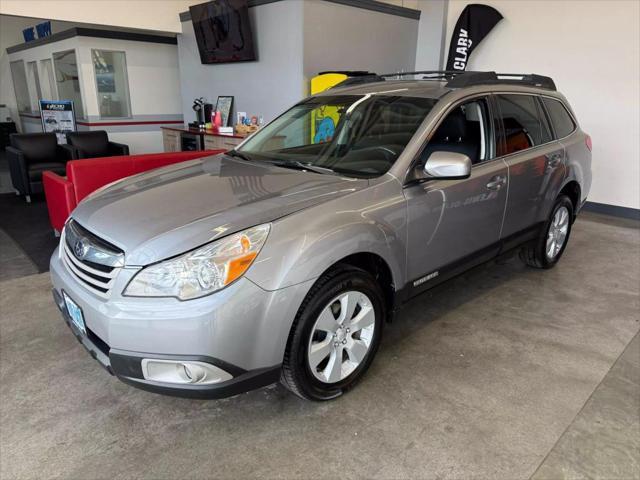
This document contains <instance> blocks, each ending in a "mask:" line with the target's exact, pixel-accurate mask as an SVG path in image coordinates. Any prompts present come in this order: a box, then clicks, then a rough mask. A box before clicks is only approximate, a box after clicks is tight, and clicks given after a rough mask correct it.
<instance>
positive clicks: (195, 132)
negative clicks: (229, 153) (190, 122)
mask: <svg viewBox="0 0 640 480" xmlns="http://www.w3.org/2000/svg"><path fill="white" fill-rule="evenodd" d="M160 128H161V129H162V130H173V131H174V132H181V133H189V134H191V135H210V136H212V137H227V138H245V137H246V135H238V134H232V133H218V132H214V131H213V130H199V129H197V128H189V127H187V126H184V127H160Z"/></svg>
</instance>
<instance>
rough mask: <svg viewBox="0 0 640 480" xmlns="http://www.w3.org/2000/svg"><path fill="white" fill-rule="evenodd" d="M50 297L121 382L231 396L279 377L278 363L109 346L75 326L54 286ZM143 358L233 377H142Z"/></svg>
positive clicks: (172, 391) (195, 394)
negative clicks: (191, 364) (203, 381)
mask: <svg viewBox="0 0 640 480" xmlns="http://www.w3.org/2000/svg"><path fill="white" fill-rule="evenodd" d="M53 299H54V301H55V302H56V305H57V306H58V309H59V310H60V313H61V314H62V318H63V319H64V321H65V323H66V324H67V326H68V327H69V328H70V329H71V331H72V332H73V335H74V336H75V337H76V339H77V340H78V341H79V342H80V344H81V345H82V346H83V347H84V348H85V349H86V350H87V352H89V354H90V355H91V356H92V357H93V358H94V359H95V360H96V361H97V362H98V363H99V364H100V365H101V366H102V367H103V368H104V369H105V370H106V371H107V372H109V373H110V374H111V375H115V376H116V377H118V378H119V379H120V380H122V381H123V382H125V383H128V384H129V385H133V386H134V387H137V388H141V389H143V390H148V391H150V392H155V393H161V394H164V395H172V396H177V397H187V398H202V399H205V398H207V399H213V398H225V397H230V396H232V395H237V394H239V393H243V392H246V391H249V390H254V389H256V388H260V387H264V386H267V385H270V384H272V383H274V382H277V381H278V380H279V378H280V365H275V366H273V367H267V368H259V369H256V370H252V371H246V370H243V369H242V368H240V367H237V366H235V365H231V364H228V363H227V362H224V361H222V360H220V359H217V358H212V357H205V356H194V355H154V354H147V353H144V354H143V353H139V352H128V351H126V350H117V349H111V348H109V346H108V345H107V344H106V343H105V342H103V341H102V340H101V339H100V338H99V337H97V336H96V335H95V333H93V331H92V330H91V329H87V334H86V335H85V334H84V333H83V332H81V331H80V330H78V328H77V327H76V326H75V325H74V324H73V322H72V321H71V317H70V316H69V312H68V311H67V307H66V306H65V304H64V300H63V299H62V296H61V295H60V294H59V293H58V292H57V291H56V290H55V289H53ZM143 358H152V359H161V360H176V361H180V360H183V361H188V360H192V361H198V362H205V363H209V364H211V365H215V366H217V367H219V368H222V369H223V370H224V371H226V372H228V373H230V374H231V375H233V378H232V379H231V380H228V381H226V382H221V383H217V384H213V385H170V384H161V383H158V382H152V381H149V380H145V378H144V376H143V374H142V366H141V363H142V359H143Z"/></svg>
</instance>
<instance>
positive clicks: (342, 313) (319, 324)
mask: <svg viewBox="0 0 640 480" xmlns="http://www.w3.org/2000/svg"><path fill="white" fill-rule="evenodd" d="M375 320H376V318H375V310H374V308H373V305H372V303H371V300H370V299H369V297H367V296H366V295H365V294H364V293H362V292H358V291H348V292H344V293H341V294H340V295H338V296H337V297H335V298H334V299H333V300H331V301H330V302H329V303H328V304H327V305H326V306H325V307H324V308H323V309H322V312H321V313H320V315H319V316H318V319H317V320H316V322H315V324H314V326H313V329H312V331H311V337H310V339H309V347H308V352H307V362H308V366H309V369H310V370H311V372H312V373H313V375H314V377H315V378H317V379H318V380H320V381H321V382H324V383H337V382H340V381H341V380H344V379H345V378H347V377H348V376H349V375H350V374H351V373H353V371H354V370H355V369H356V368H358V366H359V365H360V364H361V363H362V361H363V360H364V359H365V357H366V355H367V353H368V352H369V349H370V347H371V341H372V339H373V334H374V330H375V325H376V322H375Z"/></svg>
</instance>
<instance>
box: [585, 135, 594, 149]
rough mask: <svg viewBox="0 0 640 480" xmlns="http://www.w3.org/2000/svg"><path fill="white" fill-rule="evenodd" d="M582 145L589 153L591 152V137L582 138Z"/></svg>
mask: <svg viewBox="0 0 640 480" xmlns="http://www.w3.org/2000/svg"><path fill="white" fill-rule="evenodd" d="M584 143H585V145H586V146H587V148H588V149H589V151H591V149H592V148H593V145H592V144H591V137H590V136H589V135H585V136H584Z"/></svg>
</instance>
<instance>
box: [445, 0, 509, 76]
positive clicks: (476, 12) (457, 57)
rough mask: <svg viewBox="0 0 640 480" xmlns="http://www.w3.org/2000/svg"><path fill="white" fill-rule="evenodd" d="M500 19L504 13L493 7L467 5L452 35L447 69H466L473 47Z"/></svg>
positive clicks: (475, 4)
mask: <svg viewBox="0 0 640 480" xmlns="http://www.w3.org/2000/svg"><path fill="white" fill-rule="evenodd" d="M500 20H502V15H500V12H498V11H497V10H496V9H495V8H493V7H489V6H488V5H480V4H477V3H474V4H471V5H467V6H466V7H465V8H464V10H463V11H462V13H461V14H460V18H458V21H457V22H456V28H455V29H454V30H453V34H452V35H451V44H450V45H449V58H448V59H447V70H465V69H466V68H467V62H468V61H469V56H470V55H471V52H472V51H473V49H474V48H476V46H478V44H479V43H480V42H481V41H482V39H483V38H484V37H486V36H487V34H488V33H489V32H490V31H491V29H492V28H493V27H495V26H496V24H497V23H498V22H499V21H500Z"/></svg>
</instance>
